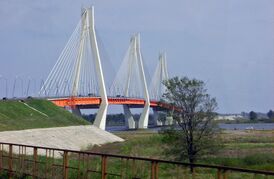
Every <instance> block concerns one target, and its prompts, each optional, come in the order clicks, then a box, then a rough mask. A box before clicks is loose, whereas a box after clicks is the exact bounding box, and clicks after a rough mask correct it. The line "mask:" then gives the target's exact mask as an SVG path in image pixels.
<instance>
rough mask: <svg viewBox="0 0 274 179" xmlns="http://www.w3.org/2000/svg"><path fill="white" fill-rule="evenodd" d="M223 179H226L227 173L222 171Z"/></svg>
mask: <svg viewBox="0 0 274 179" xmlns="http://www.w3.org/2000/svg"><path fill="white" fill-rule="evenodd" d="M223 179H227V171H226V170H223Z"/></svg>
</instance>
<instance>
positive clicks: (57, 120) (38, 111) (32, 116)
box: [0, 99, 89, 131]
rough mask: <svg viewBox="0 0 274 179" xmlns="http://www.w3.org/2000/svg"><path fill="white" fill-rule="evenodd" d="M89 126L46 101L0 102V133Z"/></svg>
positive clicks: (82, 120)
mask: <svg viewBox="0 0 274 179" xmlns="http://www.w3.org/2000/svg"><path fill="white" fill-rule="evenodd" d="M24 103H25V104H24ZM26 104H27V105H26ZM87 124H89V123H88V122H87V121H85V120H84V119H82V118H79V117H77V116H74V115H72V114H71V113H70V112H68V111H66V110H64V109H62V108H59V107H57V106H55V105H54V104H53V103H51V102H49V101H46V100H38V99H29V100H26V101H24V102H20V101H15V100H14V101H0V131H8V130H22V129H33V128H47V127H62V126H73V125H87Z"/></svg>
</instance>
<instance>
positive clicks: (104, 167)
mask: <svg viewBox="0 0 274 179" xmlns="http://www.w3.org/2000/svg"><path fill="white" fill-rule="evenodd" d="M101 170H102V171H101V172H102V179H106V176H107V173H106V171H107V156H105V155H102V157H101Z"/></svg>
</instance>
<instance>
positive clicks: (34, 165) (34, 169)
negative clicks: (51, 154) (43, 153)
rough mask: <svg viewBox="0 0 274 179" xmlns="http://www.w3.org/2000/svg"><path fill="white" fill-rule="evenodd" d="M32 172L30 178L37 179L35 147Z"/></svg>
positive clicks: (35, 148) (34, 149)
mask: <svg viewBox="0 0 274 179" xmlns="http://www.w3.org/2000/svg"><path fill="white" fill-rule="evenodd" d="M33 162H34V164H33V170H32V175H33V176H32V178H36V177H37V147H34V148H33Z"/></svg>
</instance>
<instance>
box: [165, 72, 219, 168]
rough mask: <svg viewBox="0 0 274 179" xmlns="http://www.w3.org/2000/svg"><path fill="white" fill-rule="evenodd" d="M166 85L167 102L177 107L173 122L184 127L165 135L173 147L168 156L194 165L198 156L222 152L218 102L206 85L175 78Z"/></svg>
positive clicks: (166, 132) (194, 80)
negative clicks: (173, 156) (209, 92)
mask: <svg viewBox="0 0 274 179" xmlns="http://www.w3.org/2000/svg"><path fill="white" fill-rule="evenodd" d="M164 85H165V86H166V92H165V94H164V95H163V100H164V101H165V102H167V103H169V104H171V105H172V106H176V109H175V110H174V112H173V119H174V120H176V122H177V124H178V126H179V128H180V129H179V130H174V129H168V130H165V131H164V132H163V134H164V138H163V140H164V142H166V143H168V144H169V146H171V147H169V148H168V149H167V153H168V154H173V155H174V154H175V155H176V157H177V159H179V160H188V161H189V162H190V163H194V162H195V161H197V158H198V157H200V156H203V155H204V154H209V153H211V152H214V151H216V149H219V148H220V141H219V137H218V136H219V135H218V134H219V133H220V130H219V128H218V127H217V125H216V123H215V122H214V119H215V118H216V116H217V114H216V112H215V110H216V108H217V102H216V100H215V98H211V97H210V95H209V94H207V90H206V89H205V84H204V82H203V81H200V80H196V79H189V78H187V77H183V78H179V77H174V78H172V79H169V80H167V81H165V82H164Z"/></svg>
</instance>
